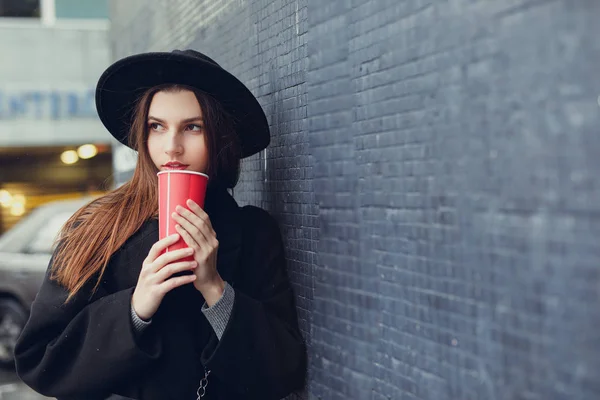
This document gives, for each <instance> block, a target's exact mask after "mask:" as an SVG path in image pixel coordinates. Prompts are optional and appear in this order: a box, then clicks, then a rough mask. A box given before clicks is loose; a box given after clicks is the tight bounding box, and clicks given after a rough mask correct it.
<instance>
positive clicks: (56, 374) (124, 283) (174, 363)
mask: <svg viewBox="0 0 600 400" xmlns="http://www.w3.org/2000/svg"><path fill="white" fill-rule="evenodd" d="M205 210H206V212H207V214H208V215H209V216H210V218H211V222H212V224H213V228H214V230H215V231H216V233H217V239H218V240H219V251H218V260H217V263H218V264H217V268H218V270H219V273H220V275H221V277H222V278H223V279H224V280H225V281H227V282H229V283H230V284H231V286H232V287H233V288H234V289H235V303H234V305H233V309H232V313H231V316H230V319H229V322H228V325H227V328H226V330H225V332H224V333H223V337H222V338H221V340H220V341H219V340H218V339H217V337H216V335H215V333H214V331H213V329H212V327H211V326H210V324H209V323H208V321H207V320H206V318H205V317H204V315H203V314H202V312H201V306H202V304H203V303H204V299H203V298H202V295H201V294H200V292H198V291H197V290H196V289H195V288H194V287H193V285H192V284H188V285H185V286H183V287H180V288H178V289H175V290H173V291H172V292H170V293H168V294H167V295H166V296H165V298H164V300H163V302H162V303H161V306H160V307H159V309H158V311H157V312H156V314H155V315H154V317H153V321H152V324H151V325H150V326H149V327H148V328H147V329H146V330H145V331H144V332H143V333H142V334H141V335H139V336H136V335H135V334H134V331H133V326H132V322H131V316H130V306H131V296H132V294H133V290H134V287H135V284H136V283H137V279H138V275H139V272H140V269H141V266H142V262H143V260H144V258H145V257H146V256H147V254H148V251H149V250H150V247H151V246H152V245H153V244H154V243H155V242H156V241H157V240H158V221H157V220H156V219H150V220H148V221H146V222H145V223H144V225H143V226H142V227H141V229H140V230H139V231H138V232H136V233H135V234H134V235H132V236H131V237H130V238H129V239H128V240H127V242H126V243H125V244H124V245H123V246H122V247H121V248H120V249H119V250H117V251H116V252H115V254H114V255H113V257H112V259H111V260H110V262H109V264H108V266H107V270H106V272H105V275H104V278H103V280H102V284H101V285H100V287H99V290H98V291H97V292H96V293H95V294H94V295H93V296H92V297H91V298H90V294H91V287H92V284H93V282H90V283H88V285H87V287H86V288H85V290H82V291H81V292H80V293H78V295H77V296H76V297H75V298H74V299H73V300H72V301H71V302H69V303H67V304H66V305H64V304H63V303H64V300H65V299H66V296H67V292H66V291H65V290H64V288H62V287H61V286H59V285H58V284H56V283H55V282H54V281H51V280H50V279H48V276H46V279H45V280H44V283H43V284H42V287H41V289H40V292H39V293H38V296H37V297H36V299H35V301H34V302H33V305H32V309H31V315H30V318H29V321H28V322H27V325H26V326H25V329H24V330H23V333H22V335H21V337H20V338H19V340H18V343H17V346H16V351H15V357H16V363H17V372H18V374H19V376H20V377H21V379H22V380H23V381H24V382H25V383H27V384H28V385H29V386H31V387H32V388H33V389H35V390H36V391H38V392H40V393H42V394H45V395H47V396H52V397H57V398H58V399H59V400H63V399H64V400H67V399H68V400H94V399H105V398H107V397H109V396H110V395H111V394H113V393H114V394H118V395H122V396H126V397H127V398H134V399H139V400H170V399H173V400H187V399H189V400H192V399H194V400H195V399H196V389H197V388H198V385H199V383H200V379H201V378H202V377H203V376H204V370H205V367H206V369H208V370H210V371H211V372H210V375H209V378H208V387H207V394H206V396H205V397H204V399H261V400H268V399H279V398H281V397H285V396H286V395H287V394H289V393H290V392H292V391H294V390H296V389H299V388H301V386H302V384H303V381H304V377H305V370H306V354H305V345H304V342H303V339H302V336H301V334H300V331H299V328H298V321H297V316H296V309H295V304H294V297H293V293H292V290H291V286H290V283H289V280H288V277H287V274H286V270H285V257H284V252H283V243H282V239H281V234H280V232H279V228H278V226H277V223H276V221H275V220H274V219H273V218H272V217H271V216H270V215H269V214H268V213H267V212H266V211H264V210H262V209H260V208H257V207H252V206H246V207H242V208H240V207H238V205H237V204H236V202H235V200H234V199H233V198H232V197H231V196H230V195H229V194H228V193H227V192H226V191H225V190H221V189H214V188H212V189H210V190H209V192H208V193H207V198H206V204H205ZM51 263H52V261H51Z"/></svg>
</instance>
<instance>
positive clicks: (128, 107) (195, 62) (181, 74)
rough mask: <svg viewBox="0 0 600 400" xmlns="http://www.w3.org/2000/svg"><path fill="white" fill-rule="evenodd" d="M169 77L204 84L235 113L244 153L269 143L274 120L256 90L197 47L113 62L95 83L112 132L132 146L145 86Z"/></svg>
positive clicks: (198, 85) (166, 81)
mask: <svg viewBox="0 0 600 400" xmlns="http://www.w3.org/2000/svg"><path fill="white" fill-rule="evenodd" d="M169 83H172V84H180V85H186V86H191V87H193V88H196V89H199V90H201V91H203V92H206V93H208V94H210V95H211V96H212V97H214V98H215V99H216V100H218V101H219V102H220V103H221V104H222V105H223V107H224V108H225V110H226V111H227V112H228V113H229V114H230V115H231V116H232V117H233V118H234V123H235V131H236V133H237V135H238V137H239V139H240V144H241V150H242V158H245V157H249V156H251V155H253V154H256V153H258V152H259V151H261V150H263V149H264V148H266V147H267V146H268V145H269V142H270V139H271V136H270V134H269V124H268V122H267V118H266V116H265V113H264V111H263V109H262V107H261V106H260V104H259V103H258V100H257V99H256V98H255V97H254V95H253V94H252V92H250V90H249V89H248V88H247V87H246V86H245V85H244V84H243V83H242V82H240V81H239V80H238V79H237V78H236V77H235V76H233V75H232V74H230V73H229V72H227V71H226V70H224V69H223V68H221V66H220V65H219V64H217V63H216V62H215V61H214V60H212V59H211V58H209V57H207V56H206V55H204V54H202V53H199V52H197V51H194V50H184V51H181V50H174V51H172V52H170V53H168V52H157V53H143V54H137V55H133V56H129V57H126V58H123V59H121V60H119V61H117V62H115V63H114V64H112V65H111V66H110V67H108V68H107V69H106V71H104V73H103V74H102V76H100V79H99V80H98V85H97V86H96V109H97V110H98V115H99V116H100V120H101V121H102V123H103V124H104V126H105V127H106V129H108V131H109V132H110V133H111V135H113V136H114V137H115V138H116V139H117V140H118V141H119V142H121V143H123V144H125V145H127V146H129V143H128V136H129V128H130V126H131V123H132V117H133V110H134V109H135V104H136V102H137V101H138V99H139V98H140V96H141V95H142V93H144V92H145V91H146V90H148V89H150V88H152V87H154V86H157V85H163V84H169Z"/></svg>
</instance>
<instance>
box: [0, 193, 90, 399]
mask: <svg viewBox="0 0 600 400" xmlns="http://www.w3.org/2000/svg"><path fill="white" fill-rule="evenodd" d="M90 200H91V199H90V198H81V199H75V200H61V201H55V202H51V203H46V204H44V205H41V206H39V207H38V208H36V209H35V210H33V211H32V212H31V213H30V214H29V215H28V216H26V217H25V218H23V219H22V220H21V221H19V223H18V224H16V225H15V226H14V227H12V228H11V229H9V230H8V231H7V232H5V233H4V234H3V235H2V236H0V367H2V368H12V367H13V366H14V355H13V353H14V346H15V343H16V340H17V338H18V337H19V335H20V334H21V331H22V329H23V327H24V326H25V323H26V322H27V318H28V317H29V309H30V307H31V303H32V302H33V300H34V298H35V296H36V294H37V292H38V290H39V288H40V285H41V284H42V280H43V279H44V275H45V273H46V270H47V268H48V262H49V261H50V257H51V255H52V251H53V250H54V240H55V239H56V237H57V235H58V232H59V230H60V228H61V227H62V226H63V224H64V223H65V222H66V221H67V219H69V217H70V216H71V215H73V214H74V213H75V211H77V210H78V209H79V208H81V207H82V206H83V205H84V204H86V203H87V202H89V201H90ZM0 397H1V396H0Z"/></svg>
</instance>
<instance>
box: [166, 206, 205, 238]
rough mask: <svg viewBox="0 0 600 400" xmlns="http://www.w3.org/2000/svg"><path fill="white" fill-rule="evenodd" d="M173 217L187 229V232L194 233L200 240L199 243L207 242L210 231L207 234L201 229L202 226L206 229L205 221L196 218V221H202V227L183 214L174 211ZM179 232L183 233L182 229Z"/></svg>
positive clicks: (194, 236)
mask: <svg viewBox="0 0 600 400" xmlns="http://www.w3.org/2000/svg"><path fill="white" fill-rule="evenodd" d="M186 211H187V210H186ZM188 213H189V211H188ZM173 219H174V220H175V221H176V222H177V223H178V224H179V225H181V226H182V227H183V228H184V229H185V230H186V231H187V233H189V234H190V235H192V237H193V238H194V239H196V242H198V244H202V243H205V242H207V241H208V238H207V234H208V231H207V232H206V234H205V232H204V231H203V230H202V229H201V227H203V228H204V230H206V225H204V223H203V222H202V220H201V219H199V218H198V219H197V220H196V221H200V222H199V223H200V225H201V227H199V226H197V225H195V224H194V223H192V222H191V221H190V220H189V219H187V218H186V217H184V216H183V215H179V214H177V213H173ZM178 232H179V233H181V231H178Z"/></svg>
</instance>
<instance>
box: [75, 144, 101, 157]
mask: <svg viewBox="0 0 600 400" xmlns="http://www.w3.org/2000/svg"><path fill="white" fill-rule="evenodd" d="M77 154H78V155H79V158H83V159H84V160H87V159H88V158H92V157H95V156H96V154H98V148H97V147H96V146H94V145H93V144H84V145H82V146H79V148H78V149H77Z"/></svg>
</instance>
